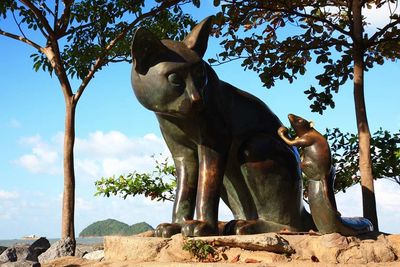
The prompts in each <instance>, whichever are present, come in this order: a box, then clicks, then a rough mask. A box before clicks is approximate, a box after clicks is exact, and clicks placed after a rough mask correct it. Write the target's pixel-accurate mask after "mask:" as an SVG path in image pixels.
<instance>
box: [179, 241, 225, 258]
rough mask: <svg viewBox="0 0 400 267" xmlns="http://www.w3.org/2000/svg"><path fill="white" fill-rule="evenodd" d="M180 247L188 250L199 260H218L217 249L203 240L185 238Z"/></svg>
mask: <svg viewBox="0 0 400 267" xmlns="http://www.w3.org/2000/svg"><path fill="white" fill-rule="evenodd" d="M182 249H183V250H186V251H188V252H189V253H190V254H191V255H192V256H194V257H195V258H196V259H197V260H198V261H201V262H216V261H219V260H220V257H219V253H218V250H217V249H216V248H215V247H214V246H213V245H212V244H209V243H207V242H206V241H203V240H195V239H190V240H185V241H184V243H183V246H182Z"/></svg>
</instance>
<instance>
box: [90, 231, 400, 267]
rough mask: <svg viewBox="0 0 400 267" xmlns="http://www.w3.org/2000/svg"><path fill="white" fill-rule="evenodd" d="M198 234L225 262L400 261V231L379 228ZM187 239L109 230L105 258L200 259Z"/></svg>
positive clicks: (393, 263) (324, 263)
mask: <svg viewBox="0 0 400 267" xmlns="http://www.w3.org/2000/svg"><path fill="white" fill-rule="evenodd" d="M194 239H195V240H203V241H206V242H207V243H208V244H211V245H212V246H213V247H214V248H215V249H216V250H217V251H218V257H219V258H218V260H219V262H220V263H224V264H228V263H229V264H235V263H236V264H242V263H246V262H254V263H260V264H261V265H257V266H265V264H270V263H272V264H275V263H276V264H277V265H278V266H280V265H281V264H282V265H283V266H285V264H286V263H287V264H289V261H294V262H301V263H302V264H303V265H300V266H310V265H311V264H314V263H315V264H319V265H321V266H334V265H338V266H344V265H346V266H347V265H349V266H350V265H351V266H365V265H368V266H400V265H399V264H400V262H399V261H396V260H398V259H399V257H398V256H397V255H396V254H397V253H399V252H400V235H389V236H385V235H382V234H379V233H374V234H370V235H362V236H359V237H345V236H342V235H340V234H327V235H322V236H315V235H283V234H273V233H267V234H260V235H248V236H245V235H244V236H210V237H196V238H194ZM185 240H187V239H184V238H183V237H182V235H181V234H177V235H174V236H172V237H171V238H169V239H167V238H157V237H153V238H151V237H137V236H131V237H122V236H107V237H105V239H104V242H105V244H104V254H105V263H107V262H108V261H117V262H121V261H124V262H128V261H129V262H130V263H133V264H132V265H136V264H139V263H140V262H149V261H150V262H153V263H154V264H155V265H154V266H163V264H166V266H174V265H168V264H170V263H175V264H178V263H182V264H183V263H184V262H186V263H187V262H188V261H194V260H195V258H194V257H193V255H191V254H190V253H189V252H188V251H185V250H183V249H182V247H183V244H184V242H185ZM268 250H271V251H273V252H271V251H268ZM158 263H160V265H157V264H158ZM98 264H100V263H98ZM263 264H264V265H263ZM396 264H397V265H396ZM95 266H97V265H95ZM126 266H128V265H126ZM138 266H139V265H138ZM151 266H153V265H151ZM295 266H296V265H295Z"/></svg>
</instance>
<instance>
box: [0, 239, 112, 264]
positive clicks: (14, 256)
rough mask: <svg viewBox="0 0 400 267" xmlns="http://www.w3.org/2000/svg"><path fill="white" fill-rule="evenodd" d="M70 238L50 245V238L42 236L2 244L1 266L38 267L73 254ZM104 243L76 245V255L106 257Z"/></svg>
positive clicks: (90, 257) (88, 257) (0, 250)
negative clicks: (6, 244)
mask: <svg viewBox="0 0 400 267" xmlns="http://www.w3.org/2000/svg"><path fill="white" fill-rule="evenodd" d="M72 248H73V244H72V241H71V239H70V238H67V239H65V240H58V241H57V242H55V243H53V244H52V245H50V242H49V240H47V239H46V238H45V237H40V238H39V239H37V240H36V241H34V242H33V243H32V244H29V243H16V244H13V245H12V246H9V247H4V246H0V266H2V267H37V266H41V265H42V264H44V263H46V262H50V261H52V260H54V259H58V258H61V257H65V256H71V255H73V250H72ZM103 248H104V247H103V244H101V243H99V244H79V243H77V245H76V251H75V257H76V258H82V259H88V260H95V261H101V260H103V258H104V249H103Z"/></svg>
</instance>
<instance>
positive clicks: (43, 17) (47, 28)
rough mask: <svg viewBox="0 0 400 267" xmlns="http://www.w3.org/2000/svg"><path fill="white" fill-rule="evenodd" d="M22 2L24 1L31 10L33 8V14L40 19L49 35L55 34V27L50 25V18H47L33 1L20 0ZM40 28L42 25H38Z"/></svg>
mask: <svg viewBox="0 0 400 267" xmlns="http://www.w3.org/2000/svg"><path fill="white" fill-rule="evenodd" d="M20 2H21V3H23V4H24V5H25V6H27V7H28V8H29V9H30V10H32V12H33V14H34V15H35V17H36V18H37V19H38V21H39V22H40V23H41V24H42V25H43V27H44V28H45V30H46V31H47V33H48V35H49V36H51V35H54V31H53V29H52V28H51V27H50V25H49V22H48V20H47V19H46V17H45V16H43V14H42V12H41V11H40V10H39V9H38V8H37V7H36V6H35V5H34V4H32V3H31V1H29V0H20ZM38 26H39V28H40V25H38Z"/></svg>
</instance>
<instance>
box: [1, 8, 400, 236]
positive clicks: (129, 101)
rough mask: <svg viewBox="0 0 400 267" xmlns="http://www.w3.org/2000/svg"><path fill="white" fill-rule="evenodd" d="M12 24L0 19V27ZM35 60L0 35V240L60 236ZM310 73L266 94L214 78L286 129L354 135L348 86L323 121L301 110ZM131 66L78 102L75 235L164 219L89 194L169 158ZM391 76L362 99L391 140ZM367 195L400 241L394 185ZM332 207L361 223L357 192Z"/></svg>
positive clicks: (394, 102)
mask: <svg viewBox="0 0 400 267" xmlns="http://www.w3.org/2000/svg"><path fill="white" fill-rule="evenodd" d="M200 11H201V12H200ZM200 11H199V10H198V9H194V10H193V12H194V16H195V18H197V19H201V18H203V17H205V16H206V15H209V14H211V11H210V9H207V7H203V9H201V10H200ZM370 15H371V16H370V18H371V22H372V23H374V25H379V24H380V23H382V20H384V19H385V17H384V16H382V14H379V13H372V14H370ZM11 26H12V25H10V24H8V23H7V22H4V21H0V28H4V29H7V27H11ZM12 27H14V26H12ZM369 30H371V31H372V30H373V27H371V28H370V29H369ZM218 43H219V40H217V39H214V38H211V39H210V41H209V49H208V51H207V54H206V56H205V58H209V57H212V56H214V55H215V54H216V53H218V52H219V51H220V49H221V48H220V47H219V45H218ZM34 52H35V51H34V50H33V49H32V48H31V47H29V46H27V45H25V44H23V43H20V42H17V41H15V40H11V39H8V38H5V37H3V36H0V78H1V83H0V84H1V85H0V107H1V112H0V133H1V139H0V151H1V153H0V239H10V238H18V237H21V236H23V235H29V234H36V235H42V236H47V237H59V235H60V234H59V233H60V225H61V223H60V218H61V195H62V188H63V176H62V137H63V131H64V99H63V96H62V93H61V90H60V88H59V85H58V80H57V79H56V78H55V77H53V78H50V77H49V75H48V74H47V73H44V72H37V73H36V72H34V70H33V69H32V60H31V59H30V58H29V55H31V54H32V53H34ZM319 67H320V66H316V65H313V66H310V67H309V68H308V72H307V74H306V75H305V76H302V77H299V79H298V80H297V81H296V82H295V83H293V84H288V83H287V82H284V81H281V82H278V83H277V85H276V86H275V87H274V88H273V89H270V90H267V89H265V88H263V87H262V84H261V83H260V81H259V79H258V76H257V74H256V73H253V72H251V71H244V70H243V69H242V68H241V67H240V63H239V62H232V63H229V64H224V65H222V66H218V67H215V70H216V72H217V74H218V75H219V77H220V78H221V79H222V80H225V81H227V82H229V83H231V84H233V85H235V86H237V87H239V88H241V89H243V90H246V91H248V92H251V93H252V94H255V95H257V96H258V97H259V98H261V99H262V100H263V101H264V102H266V103H267V104H268V105H269V106H270V108H271V109H272V110H273V111H274V112H275V113H276V114H277V115H278V117H280V118H281V120H282V122H283V123H284V124H286V125H287V124H288V121H287V119H286V116H287V114H288V113H294V114H298V115H301V116H303V117H305V118H307V119H310V120H313V121H314V122H315V127H316V128H317V129H320V130H321V131H324V129H325V128H333V127H340V128H341V129H342V131H350V132H355V131H356V124H355V115H354V104H353V95H352V85H351V83H347V84H345V85H344V86H343V87H342V88H341V89H340V90H341V91H340V93H339V94H338V95H337V96H335V101H336V108H335V109H334V110H328V111H326V112H325V114H324V115H323V116H320V115H318V114H315V113H311V112H310V110H309V108H308V106H309V104H310V103H309V101H308V100H307V99H306V96H305V95H304V94H303V91H304V90H305V89H307V88H309V86H310V85H312V84H313V85H316V81H315V79H314V76H315V75H316V74H318V71H319V70H320V69H319ZM130 68H131V67H130V65H129V64H124V63H122V64H115V65H111V66H110V67H108V68H105V69H104V70H102V71H100V72H99V73H97V74H96V77H95V79H94V80H92V82H91V83H90V84H89V86H88V88H87V90H86V91H85V92H84V94H83V96H82V98H81V100H80V101H79V103H78V108H77V117H76V137H77V141H76V146H75V159H76V180H77V181H76V182H77V185H76V196H77V199H76V233H77V234H78V233H79V232H80V231H81V230H82V229H83V228H84V227H85V226H87V225H88V224H90V223H92V222H94V221H97V220H103V219H107V218H115V219H118V220H121V221H124V222H126V223H128V224H132V223H136V222H140V221H146V222H148V223H150V224H152V225H153V226H156V225H157V224H158V223H161V222H166V221H169V220H170V213H171V204H170V203H162V204H160V203H155V202H152V201H150V200H147V199H145V198H142V197H136V198H128V199H127V200H122V199H120V198H118V197H111V198H103V197H94V196H93V194H94V192H95V187H94V181H95V180H97V179H99V178H100V177H102V176H107V175H112V174H120V173H125V172H129V171H133V170H139V171H145V170H150V169H151V167H152V166H153V159H152V158H151V155H153V154H157V155H158V154H159V153H162V154H163V155H165V156H167V155H168V151H167V149H166V147H165V145H164V142H163V140H162V138H161V134H160V131H159V128H158V124H157V121H156V119H155V116H154V115H153V114H152V113H151V112H150V111H147V110H145V109H144V108H143V107H142V106H140V104H139V103H138V101H137V100H136V99H135V96H134V94H133V92H132V89H131V85H130ZM399 74H400V65H399V63H398V62H387V63H386V64H385V65H384V66H377V67H376V68H375V69H373V70H371V71H369V72H367V73H366V80H365V84H366V88H365V91H366V96H365V98H366V103H367V112H368V118H369V123H370V128H371V131H372V132H374V131H376V130H377V129H378V128H379V127H382V128H384V129H387V130H390V131H392V132H393V131H398V130H399V129H400V112H399V110H398V101H399V99H400V90H399V78H398V76H399ZM75 88H76V86H75ZM376 191H377V193H376V194H377V203H378V216H379V220H380V224H381V230H382V231H388V232H397V233H400V224H399V223H398V222H399V221H400V215H399V214H400V207H399V206H398V203H399V202H400V194H399V192H400V186H398V185H396V184H394V183H392V182H388V181H383V180H381V181H378V182H377V183H376ZM337 201H338V208H339V211H340V212H341V213H342V214H343V215H344V216H361V214H362V209H361V194H360V188H359V186H355V187H353V188H351V189H350V190H348V191H347V193H346V194H339V195H337ZM220 218H221V219H225V220H229V219H231V215H230V213H229V211H228V210H227V209H226V208H225V207H222V208H221V211H220Z"/></svg>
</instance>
